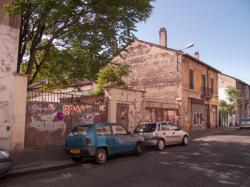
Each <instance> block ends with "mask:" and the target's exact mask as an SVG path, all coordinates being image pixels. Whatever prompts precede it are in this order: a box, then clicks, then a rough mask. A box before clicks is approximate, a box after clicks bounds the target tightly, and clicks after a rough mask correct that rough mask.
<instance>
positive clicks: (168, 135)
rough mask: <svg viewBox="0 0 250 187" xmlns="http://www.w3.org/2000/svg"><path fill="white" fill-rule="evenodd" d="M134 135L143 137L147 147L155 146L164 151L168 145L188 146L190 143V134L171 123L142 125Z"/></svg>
mask: <svg viewBox="0 0 250 187" xmlns="http://www.w3.org/2000/svg"><path fill="white" fill-rule="evenodd" d="M134 134H139V135H141V136H143V137H144V138H145V145H154V146H156V147H157V149H158V150H163V149H164V148H165V146H166V145H173V144H182V145H187V144H188V142H189V134H188V133H187V132H185V131H183V130H181V129H179V128H178V127H177V126H176V125H174V124H173V123H172V122H169V121H164V122H148V123H141V124H139V125H137V127H136V128H135V130H134Z"/></svg>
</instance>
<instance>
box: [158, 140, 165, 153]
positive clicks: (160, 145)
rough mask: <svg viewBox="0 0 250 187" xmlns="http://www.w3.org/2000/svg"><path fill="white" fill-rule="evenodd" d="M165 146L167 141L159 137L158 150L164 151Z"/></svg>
mask: <svg viewBox="0 0 250 187" xmlns="http://www.w3.org/2000/svg"><path fill="white" fill-rule="evenodd" d="M164 148H165V141H164V140H163V139H159V140H158V142H157V150H158V151H163V150H164Z"/></svg>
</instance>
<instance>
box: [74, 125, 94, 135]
mask: <svg viewBox="0 0 250 187" xmlns="http://www.w3.org/2000/svg"><path fill="white" fill-rule="evenodd" d="M89 128H90V126H76V127H74V128H73V129H72V131H71V133H72V134H73V135H86V134H87V133H88V131H89Z"/></svg>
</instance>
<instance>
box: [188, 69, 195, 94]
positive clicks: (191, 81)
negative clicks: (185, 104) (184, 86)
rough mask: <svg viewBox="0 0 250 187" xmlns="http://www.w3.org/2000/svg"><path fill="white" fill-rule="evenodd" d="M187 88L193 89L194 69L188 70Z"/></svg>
mask: <svg viewBox="0 0 250 187" xmlns="http://www.w3.org/2000/svg"><path fill="white" fill-rule="evenodd" d="M189 89H192V90H193V89H194V71H193V70H192V69H190V70H189Z"/></svg>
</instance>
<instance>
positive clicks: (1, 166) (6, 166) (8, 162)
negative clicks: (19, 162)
mask: <svg viewBox="0 0 250 187" xmlns="http://www.w3.org/2000/svg"><path fill="white" fill-rule="evenodd" d="M12 162H13V160H12V159H10V158H8V159H4V160H0V176H3V175H5V174H6V173H7V172H8V171H9V170H10V168H11V166H12Z"/></svg>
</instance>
